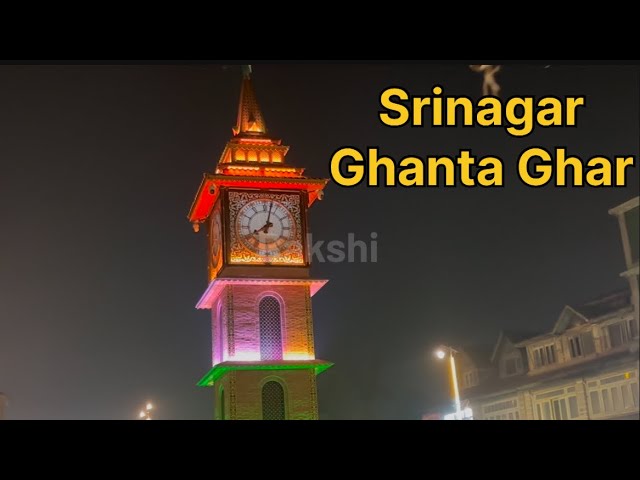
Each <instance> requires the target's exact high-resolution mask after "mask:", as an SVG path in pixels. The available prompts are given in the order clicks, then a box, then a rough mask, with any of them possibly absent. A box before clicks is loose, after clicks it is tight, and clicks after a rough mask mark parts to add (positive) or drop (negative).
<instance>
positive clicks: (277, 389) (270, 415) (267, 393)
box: [262, 381, 285, 420]
mask: <svg viewBox="0 0 640 480" xmlns="http://www.w3.org/2000/svg"><path fill="white" fill-rule="evenodd" d="M262 419H263V420H284V419H285V415H284V388H282V385H280V384H279V383H278V382H273V381H272V382H267V383H265V384H264V386H263V387H262Z"/></svg>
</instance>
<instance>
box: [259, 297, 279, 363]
mask: <svg viewBox="0 0 640 480" xmlns="http://www.w3.org/2000/svg"><path fill="white" fill-rule="evenodd" d="M259 309H260V358H261V359H262V360H282V325H281V320H280V302H278V300H276V299H275V298H274V297H264V298H263V299H262V300H261V301H260V307H259Z"/></svg>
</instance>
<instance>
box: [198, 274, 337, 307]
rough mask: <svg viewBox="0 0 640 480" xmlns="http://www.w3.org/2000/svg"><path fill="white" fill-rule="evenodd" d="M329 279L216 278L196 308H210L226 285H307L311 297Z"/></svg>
mask: <svg viewBox="0 0 640 480" xmlns="http://www.w3.org/2000/svg"><path fill="white" fill-rule="evenodd" d="M328 282H329V280H318V279H316V280H314V279H306V278H304V279H283V278H216V279H215V280H213V281H212V282H211V283H210V284H209V286H208V287H207V289H206V290H205V292H204V293H203V294H202V297H201V298H200V300H199V301H198V304H197V305H196V308H197V309H199V310H205V309H210V308H212V307H213V305H214V303H215V301H216V299H217V298H218V296H219V295H220V293H221V292H222V291H223V288H224V287H226V286H228V285H298V286H305V285H306V286H308V287H309V289H310V295H311V296H312V297H313V296H314V295H315V294H316V293H318V292H319V291H320V289H321V288H322V287H324V286H325V285H326V284H327V283H328Z"/></svg>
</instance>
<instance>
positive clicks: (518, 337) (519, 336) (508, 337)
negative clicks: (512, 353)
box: [491, 330, 539, 363]
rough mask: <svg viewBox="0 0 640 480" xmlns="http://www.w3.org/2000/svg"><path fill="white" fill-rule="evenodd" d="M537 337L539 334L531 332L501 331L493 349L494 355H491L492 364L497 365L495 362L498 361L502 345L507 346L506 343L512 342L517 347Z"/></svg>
mask: <svg viewBox="0 0 640 480" xmlns="http://www.w3.org/2000/svg"><path fill="white" fill-rule="evenodd" d="M536 335H539V334H537V333H531V332H514V331H511V330H500V334H499V335H498V340H497V341H496V344H495V346H494V347H493V353H492V354H491V363H495V361H496V360H497V355H498V352H499V351H500V349H501V348H502V345H504V344H505V342H510V343H511V344H512V345H514V346H515V345H517V344H518V343H520V342H522V341H524V340H526V339H528V338H532V337H535V336H536Z"/></svg>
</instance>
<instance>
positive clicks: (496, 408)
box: [482, 399, 520, 420]
mask: <svg viewBox="0 0 640 480" xmlns="http://www.w3.org/2000/svg"><path fill="white" fill-rule="evenodd" d="M482 413H483V414H484V418H485V419H486V420H519V419H520V413H519V411H518V400H516V399H513V400H504V401H501V402H495V403H490V404H487V405H484V406H483V407H482Z"/></svg>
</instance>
